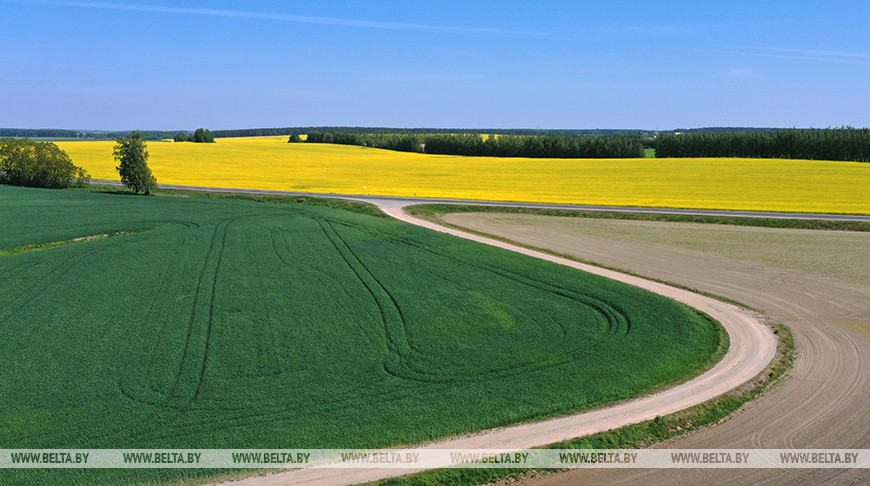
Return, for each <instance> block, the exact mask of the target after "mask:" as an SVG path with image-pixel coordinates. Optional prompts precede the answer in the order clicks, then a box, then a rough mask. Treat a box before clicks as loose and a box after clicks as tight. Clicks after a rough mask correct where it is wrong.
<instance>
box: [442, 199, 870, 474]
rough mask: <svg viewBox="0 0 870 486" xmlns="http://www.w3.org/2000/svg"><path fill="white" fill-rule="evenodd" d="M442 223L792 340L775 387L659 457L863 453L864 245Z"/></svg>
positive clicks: (869, 256) (836, 236) (488, 219)
mask: <svg viewBox="0 0 870 486" xmlns="http://www.w3.org/2000/svg"><path fill="white" fill-rule="evenodd" d="M446 219H447V221H449V222H451V223H454V224H458V225H461V226H464V227H469V228H472V229H475V230H477V231H482V232H486V233H490V234H498V235H502V236H504V237H508V238H511V239H512V240H514V241H518V242H521V243H524V244H528V245H534V246H536V247H541V248H547V249H550V250H553V251H556V252H559V253H563V254H569V255H573V256H576V257H578V258H581V259H583V260H586V261H593V262H596V263H599V264H602V265H607V266H611V267H615V268H620V269H625V270H628V271H631V272H635V273H638V274H641V275H646V276H650V277H655V278H660V279H663V280H667V281H671V282H676V283H680V284H683V285H686V286H689V287H692V288H697V289H700V290H704V291H707V292H711V293H713V294H716V295H721V296H724V297H728V298H731V299H735V300H737V301H740V302H743V303H745V304H747V305H750V306H752V307H754V308H756V309H759V310H762V311H763V312H764V313H765V314H766V315H767V316H768V317H770V318H772V319H774V320H775V321H777V322H781V323H783V324H786V325H788V326H789V327H790V328H791V329H792V332H793V334H794V336H795V341H796V345H797V359H796V360H795V364H794V369H793V370H792V371H791V372H790V374H789V376H788V377H787V379H786V380H785V381H784V382H783V383H782V384H781V385H779V386H777V387H775V388H774V389H772V390H769V391H768V392H767V393H765V394H764V395H763V396H762V397H761V398H759V399H757V400H754V401H753V402H750V403H749V404H747V405H746V406H745V407H744V408H743V409H742V410H740V411H738V412H737V413H735V414H734V415H733V416H732V417H730V418H729V419H727V420H726V421H725V422H724V423H721V424H719V425H716V426H714V427H711V428H708V429H705V430H701V431H697V432H695V433H691V434H688V435H686V436H682V437H678V438H676V439H673V440H670V441H667V442H666V443H663V444H660V445H658V446H657V447H662V448H679V449H684V448H685V449H688V448H855V449H866V448H868V447H870V234H868V233H850V232H828V231H806V230H780V229H766V228H744V227H733V226H720V225H689V224H679V223H650V222H632V221H607V220H575V219H571V218H548V217H535V216H523V215H504V214H501V215H498V214H484V213H476V214H452V215H448V216H447V218H446ZM868 482H870V472H868V471H867V470H846V469H831V470H824V469H816V470H811V469H805V470H779V471H777V470H750V469H716V470H711V469H701V470H688V469H687V470H626V469H623V470H603V469H597V470H583V471H581V470H573V471H569V472H565V473H556V474H550V475H546V476H542V477H537V478H533V479H527V480H525V481H523V484H527V485H536V486H537V485H568V484H571V485H573V484H747V485H748V484H807V485H810V484H812V485H815V484H867V483H868ZM512 484H514V483H512Z"/></svg>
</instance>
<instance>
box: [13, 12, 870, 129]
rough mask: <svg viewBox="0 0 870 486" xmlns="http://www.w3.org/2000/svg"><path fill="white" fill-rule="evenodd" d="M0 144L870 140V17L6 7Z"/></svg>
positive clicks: (859, 14) (863, 14) (847, 14)
mask: <svg viewBox="0 0 870 486" xmlns="http://www.w3.org/2000/svg"><path fill="white" fill-rule="evenodd" d="M0 66H2V67H0V90H2V91H0V127H8V128H74V129H93V130H97V129H110V130H125V129H134V128H139V129H144V130H148V129H160V130H175V129H188V130H190V129H194V128H197V127H206V128H210V129H228V128H254V127H281V126H308V125H352V126H390V127H442V128H645V129H656V128H658V129H672V128H692V127H704V126H775V127H792V126H795V127H827V126H841V125H852V126H856V127H866V126H870V2H868V1H867V0H855V1H837V0H830V1H827V0H824V1H800V0H795V1H783V0H768V1H757V0H755V1H742V0H730V1H706V2H705V1H685V2H683V1H658V2H649V1H648V2H641V1H634V2H632V1H601V2H584V1H548V0H539V1H526V2H519V1H487V2H478V1H474V0H464V1H439V2H422V1H419V2H418V1H405V2H396V1H378V2H373V1H363V0H339V1H329V2H311V1H305V2H302V1H280V2H279V1H247V2H237V1H227V0H218V1H212V2H192V1H186V0H175V1H168V0H161V1H136V0H133V1H131V2H126V1H120V2H117V3H115V2H91V1H65V0H58V1H48V0H46V1H30V0H0Z"/></svg>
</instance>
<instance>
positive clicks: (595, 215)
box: [406, 204, 870, 231]
mask: <svg viewBox="0 0 870 486" xmlns="http://www.w3.org/2000/svg"><path fill="white" fill-rule="evenodd" d="M406 210H407V211H408V212H409V213H411V214H413V215H415V216H420V217H428V218H436V219H439V220H440V216H441V215H444V214H448V213H506V214H530V215H535V216H559V217H566V218H581V219H582V218H588V219H621V220H631V221H663V222H671V223H703V224H727V225H735V226H758V227H764V228H790V229H810V230H838V231H870V223H868V222H864V221H827V220H815V219H778V218H740V217H732V216H690V215H681V214H654V213H627V212H626V213H624V212H617V211H575V210H570V209H539V208H514V207H500V206H473V205H453V204H417V205H414V206H409V207H408V208H407V209H406Z"/></svg>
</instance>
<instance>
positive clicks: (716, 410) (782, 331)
mask: <svg viewBox="0 0 870 486" xmlns="http://www.w3.org/2000/svg"><path fill="white" fill-rule="evenodd" d="M774 332H775V333H776V334H777V336H778V338H779V344H778V348H777V354H776V357H775V358H774V360H773V361H772V362H771V364H770V366H769V367H768V368H767V369H766V370H764V371H763V372H762V373H761V374H759V375H758V376H757V377H756V378H755V379H753V380H752V381H750V382H749V383H748V384H746V385H744V386H743V387H740V388H738V389H736V390H734V391H732V392H729V393H726V394H724V395H720V396H719V397H716V398H714V399H713V400H710V401H707V402H704V403H702V404H699V405H696V406H694V407H690V408H687V409H685V410H681V411H679V412H676V413H673V414H670V415H665V416H661V417H656V418H655V419H654V420H648V421H646V422H642V423H639V424H635V425H629V426H626V427H621V428H619V429H615V430H610V431H607V432H602V433H599V434H594V435H590V436H588V437H581V438H578V439H574V440H570V441H567V442H560V443H557V444H551V445H550V446H548V447H549V448H551V449H637V448H643V447H647V446H649V445H651V444H654V443H656V442H661V441H664V440H667V439H670V438H672V437H676V436H678V435H681V434H684V433H686V432H690V431H693V430H697V429H699V428H702V427H706V426H710V425H714V424H716V423H718V422H719V421H721V420H722V419H724V418H725V417H727V416H728V415H730V414H731V413H733V412H735V411H737V410H738V409H739V408H740V407H742V406H743V405H744V404H746V402H748V401H750V400H752V399H754V398H755V397H757V396H759V395H760V394H762V393H763V392H764V391H765V390H767V389H769V388H770V387H771V386H772V385H774V384H775V383H776V381H777V380H778V379H779V378H780V377H782V376H783V375H784V374H785V373H786V372H788V370H790V369H791V367H792V364H793V362H794V352H795V345H794V337H793V336H792V334H791V331H790V330H789V329H788V327H786V326H784V325H781V324H780V325H777V326H776V329H775V330H774ZM553 472H555V471H554V470H537V469H437V470H432V471H426V472H422V473H418V474H415V475H411V476H403V477H399V478H393V479H387V480H383V481H378V482H376V483H371V484H377V485H379V486H436V485H442V484H451V485H457V486H473V485H479V484H486V483H491V482H495V481H502V480H506V479H511V478H514V479H517V478H522V477H525V476H529V475H540V474H552V473H553Z"/></svg>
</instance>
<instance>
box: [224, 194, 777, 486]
mask: <svg viewBox="0 0 870 486" xmlns="http://www.w3.org/2000/svg"><path fill="white" fill-rule="evenodd" d="M383 209H384V211H385V212H387V213H388V214H390V215H392V216H394V217H396V218H398V219H400V220H403V221H406V222H410V223H412V224H418V225H421V226H426V227H429V228H431V229H434V230H436V231H443V232H448V233H452V234H456V235H459V236H462V237H464V238H469V239H473V240H476V241H480V242H483V243H487V244H491V245H495V246H499V247H502V248H508V249H511V250H513V251H518V252H521V253H525V254H528V255H532V256H535V257H537V258H542V259H546V260H550V261H554V262H557V263H560V264H564V265H568V266H571V267H574V268H578V269H580V270H584V271H588V272H592V273H596V274H599V275H603V276H605V277H608V278H612V279H614V280H620V281H623V282H626V283H629V284H631V285H636V286H639V287H642V288H646V289H648V290H651V291H653V292H656V293H659V294H662V295H665V296H667V297H669V298H672V299H675V300H678V301H680V302H684V303H686V304H688V305H691V306H692V307H695V308H698V309H700V310H702V311H704V312H706V313H707V314H709V315H711V316H712V317H714V318H715V319H716V320H718V321H719V322H720V323H722V325H723V326H724V327H725V329H726V330H727V331H728V334H729V336H730V339H731V346H730V348H729V350H728V352H727V353H726V355H725V357H724V358H723V359H722V360H721V361H720V362H719V363H717V364H716V366H714V367H713V368H712V369H710V370H709V371H708V372H706V373H704V374H702V375H701V376H699V377H696V378H695V379H693V380H690V381H687V382H685V383H683V384H680V385H678V386H675V387H673V388H669V389H667V390H663V391H661V392H659V393H656V394H653V395H650V396H645V397H642V398H638V399H635V400H629V401H626V402H622V403H619V404H617V405H614V406H612V407H606V408H601V409H597V410H592V411H588V412H583V413H578V414H574V415H570V416H567V417H559V418H554V419H549V420H544V421H540V422H534V423H527V424H521V425H516V426H511V427H504V428H500V429H495V430H488V431H483V432H481V433H478V434H474V435H471V436H465V437H459V438H455V439H450V440H444V441H438V442H435V443H431V444H427V445H425V446H423V447H424V448H433V449H449V448H461V449H471V448H499V449H507V448H517V449H520V448H530V447H536V446H542V445H546V444H552V443H555V442H560V441H564V440H567V439H570V438H574V437H580V436H584V435H589V434H593V433H596V432H599V431H604V430H609V429H613V428H617V427H621V426H624V425H628V424H632V423H637V422H641V421H644V420H650V419H653V418H655V417H656V416H659V415H666V414H668V413H671V412H674V411H677V410H681V409H683V408H687V407H689V406H692V405H695V404H698V403H701V402H703V401H706V400H709V399H711V398H713V397H716V396H718V395H720V394H722V393H725V392H727V391H729V390H731V389H733V388H736V387H737V386H740V385H741V384H743V383H745V382H746V381H748V380H750V379H752V378H753V377H754V376H755V375H757V374H758V373H759V372H761V371H762V370H764V369H765V367H766V366H767V365H768V363H769V362H770V360H771V359H772V358H773V356H774V354H775V351H776V339H775V338H774V336H773V333H772V332H771V331H770V329H768V328H767V327H766V326H765V325H763V324H761V323H760V322H759V321H758V320H757V319H756V318H755V317H754V316H753V315H751V314H750V313H749V312H747V311H745V310H743V309H740V308H739V307H736V306H734V305H731V304H727V303H724V302H721V301H718V300H715V299H711V298H708V297H704V296H701V295H699V294H695V293H693V292H688V291H686V290H682V289H678V288H675V287H670V286H667V285H663V284H660V283H656V282H653V281H649V280H645V279H641V278H637V277H632V276H630V275H626V274H622V273H618V272H613V271H610V270H605V269H602V268H599V267H594V266H589V265H584V264H581V263H578V262H575V261H573V260H568V259H564V258H558V257H554V256H551V255H547V254H545V253H540V252H534V251H531V250H527V249H525V248H521V247H518V246H515V245H509V244H505V243H502V242H499V241H496V240H491V239H487V238H482V237H479V236H475V235H472V234H469V233H462V232H458V231H455V230H449V229H446V228H444V227H441V226H438V225H435V224H433V223H429V222H426V221H422V220H418V219H416V218H412V217H411V216H409V215H407V214H405V213H404V212H403V211H402V209H400V208H383ZM410 472H413V471H412V470H395V469H356V470H330V469H305V470H298V471H288V472H282V473H278V474H273V475H268V476H261V477H255V478H249V479H246V480H243V481H240V482H238V483H234V484H257V485H273V484H274V485H279V484H355V483H362V482H368V481H374V480H377V479H382V478H386V477H391V476H396V475H402V474H408V473H410Z"/></svg>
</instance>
